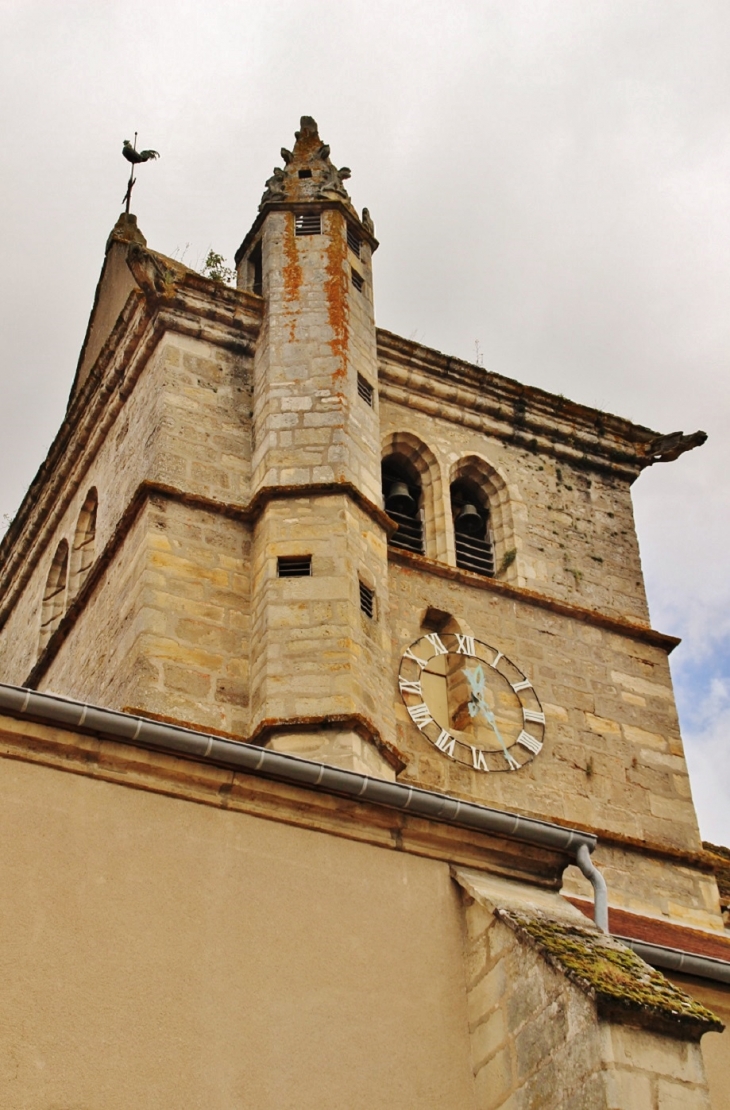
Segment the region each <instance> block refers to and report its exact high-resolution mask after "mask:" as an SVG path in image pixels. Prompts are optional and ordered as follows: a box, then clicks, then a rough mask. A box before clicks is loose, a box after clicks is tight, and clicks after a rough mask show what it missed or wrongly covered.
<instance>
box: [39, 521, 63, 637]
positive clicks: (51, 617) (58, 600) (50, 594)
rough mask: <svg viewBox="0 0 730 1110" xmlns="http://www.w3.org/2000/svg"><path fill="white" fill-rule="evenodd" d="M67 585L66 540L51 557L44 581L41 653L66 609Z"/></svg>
mask: <svg viewBox="0 0 730 1110" xmlns="http://www.w3.org/2000/svg"><path fill="white" fill-rule="evenodd" d="M67 585H68V540H61V542H60V543H59V545H58V547H57V548H56V554H55V555H54V556H53V562H52V563H51V569H50V570H49V572H48V578H47V579H46V588H45V590H44V591H43V604H42V606H41V637H40V649H41V651H42V650H43V648H44V647H45V646H46V644H47V643H48V641H49V640H50V638H51V636H52V635H53V633H54V632H55V631H56V629H57V628H58V625H59V623H60V621H61V617H62V616H63V614H64V610H65V608H66V587H67Z"/></svg>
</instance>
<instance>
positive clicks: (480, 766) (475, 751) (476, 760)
mask: <svg viewBox="0 0 730 1110" xmlns="http://www.w3.org/2000/svg"><path fill="white" fill-rule="evenodd" d="M471 759H472V763H473V765H474V770H475V771H488V770H489V768H488V767H487V761H486V759H485V758H484V752H483V751H482V749H481V748H472V749H471Z"/></svg>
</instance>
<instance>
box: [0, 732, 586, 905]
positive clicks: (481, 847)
mask: <svg viewBox="0 0 730 1110" xmlns="http://www.w3.org/2000/svg"><path fill="white" fill-rule="evenodd" d="M0 759H10V760H20V761H23V762H27V763H34V764H36V765H39V766H44V767H49V768H53V769H55V770H58V771H62V772H64V773H67V774H77V775H83V776H85V777H89V778H95V779H101V780H104V781H106V782H112V783H118V784H119V785H121V786H124V787H125V788H127V789H136V790H149V791H152V792H154V793H158V794H166V795H168V796H169V797H173V798H179V799H181V800H184V801H188V802H193V803H197V804H199V805H208V806H213V807H215V808H219V809H226V810H230V811H233V812H236V811H238V812H243V813H250V814H251V815H253V816H256V817H261V818H263V819H264V820H271V821H277V822H285V823H286V824H291V825H297V826H300V827H302V828H308V829H314V830H319V831H321V832H327V833H330V834H331V835H334V836H342V837H345V838H346V839H350V840H358V841H362V842H364V843H370V844H375V845H376V846H379V847H382V848H386V849H389V850H392V851H403V852H408V853H411V854H414V855H419V856H425V857H427V858H431V859H438V860H443V861H444V862H446V863H451V864H457V865H461V866H465V867H477V868H484V867H488V868H489V870H490V871H491V872H493V873H494V874H502V875H505V876H506V877H509V878H522V877H524V878H525V879H528V880H529V881H530V882H534V883H537V884H538V885H540V886H544V887H547V888H548V889H557V888H558V887H559V886H560V877H561V875H562V873H563V871H564V869H565V866H566V864H567V863H569V862H570V859H571V857H570V855H567V854H566V853H565V852H564V851H561V850H560V849H556V848H545V847H536V846H533V845H531V844H526V843H524V842H523V841H520V840H514V839H511V838H510V837H509V836H503V835H500V834H496V833H484V832H478V831H475V830H472V829H466V828H464V827H462V826H461V825H456V824H448V823H445V822H443V821H438V820H432V819H427V818H423V817H418V816H416V815H414V814H410V813H405V812H401V811H398V810H394V809H387V808H385V807H384V806H382V805H377V804H375V803H372V802H369V801H367V800H365V799H360V800H357V799H351V798H347V797H339V796H337V795H333V794H327V793H324V792H322V791H317V790H313V789H312V788H311V787H307V786H295V785H289V784H287V783H284V782H278V781H277V780H275V779H267V778H264V777H262V776H259V775H253V774H245V773H243V772H240V771H235V770H231V769H226V768H223V767H218V766H216V765H215V764H212V763H210V762H203V761H201V760H195V759H186V758H182V757H180V756H175V755H170V754H167V753H164V752H156V751H147V750H145V749H144V748H141V747H135V746H134V745H133V744H130V743H126V742H124V741H118V740H116V741H115V740H113V739H107V738H103V737H99V736H95V735H89V734H88V733H87V732H84V731H82V730H79V729H76V728H74V727H73V726H71V727H69V726H67V725H66V726H53V725H49V724H42V723H37V722H35V721H31V720H28V719H17V718H16V717H14V716H11V715H8V714H5V713H2V714H0Z"/></svg>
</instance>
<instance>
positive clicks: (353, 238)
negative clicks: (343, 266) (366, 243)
mask: <svg viewBox="0 0 730 1110" xmlns="http://www.w3.org/2000/svg"><path fill="white" fill-rule="evenodd" d="M347 245H348V247H349V248H350V250H351V251H352V253H353V254H354V255H355V257H356V258H359V257H360V236H359V235H358V233H357V232H356V231H355V229H354V227H350V225H349V224H348V225H347Z"/></svg>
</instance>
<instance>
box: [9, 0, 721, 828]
mask: <svg viewBox="0 0 730 1110" xmlns="http://www.w3.org/2000/svg"><path fill="white" fill-rule="evenodd" d="M728 59H730V5H729V4H728V3H727V0H717V2H715V0H683V2H676V0H643V2H639V0H494V2H489V0H469V2H463V0H448V2H445V0H436V2H428V0H419V2H418V3H415V2H413V0H400V2H399V3H397V4H395V3H388V4H386V3H384V2H382V0H370V2H369V3H362V2H358V3H355V2H352V0H337V3H334V2H332V3H325V2H322V0H318V2H317V0H266V3H261V2H257V3H252V2H250V0H230V2H229V0H207V2H206V3H205V4H203V3H202V2H201V0H198V2H191V0H177V2H176V3H175V4H172V3H161V2H160V0H123V2H122V0H102V2H99V0H93V2H90V0H63V2H59V0H50V2H48V0H0V118H1V120H2V136H3V140H2V145H1V146H0V160H1V161H2V174H1V176H0V182H1V184H0V192H1V194H2V204H0V227H1V233H2V243H3V265H2V268H1V270H0V319H1V321H2V336H3V346H2V360H1V362H0V437H1V443H2V456H1V457H2V465H1V469H0V518H2V516H3V515H8V516H12V515H13V513H14V512H15V510H16V508H17V506H18V504H19V502H20V500H21V498H22V496H23V493H24V491H25V489H26V487H27V486H28V483H29V482H30V480H31V478H32V477H33V474H34V473H35V471H36V469H37V467H38V465H39V464H40V462H41V461H42V459H43V457H44V454H45V452H46V450H47V448H48V446H49V444H50V442H51V440H52V438H53V435H54V433H55V431H56V429H57V427H58V424H59V422H60V420H61V418H62V415H63V412H64V409H65V404H66V399H67V395H68V391H69V388H70V385H71V381H72V377H73V372H74V368H75V364H76V359H77V355H78V350H79V347H80V344H81V341H82V339H83V335H84V330H85V324H86V320H87V317H88V313H89V309H90V307H91V302H92V298H93V294H94V288H95V284H96V279H97V276H98V272H99V269H100V266H101V261H102V257H103V249H104V242H105V239H106V236H107V234H108V233H109V231H110V229H111V227H112V225H113V224H114V222H115V220H116V217H117V215H118V214H119V211H120V208H121V203H120V202H121V199H122V196H123V194H124V190H125V185H126V178H127V164H126V163H125V162H124V161H123V159H122V158H121V154H120V148H121V142H122V139H124V138H130V139H131V138H133V136H134V131H135V130H138V131H139V133H140V135H139V139H140V143H141V144H142V146H145V147H147V146H151V147H154V148H156V149H158V150H159V151H160V152H161V154H162V157H161V159H160V161H159V162H157V163H154V164H148V165H146V166H143V167H142V168H141V170H140V171H139V173H138V184H137V186H136V190H135V198H134V210H135V211H136V212H137V215H138V218H139V223H140V226H141V228H142V230H143V231H144V233H145V235H146V236H147V239H148V242H149V243H150V245H151V246H152V247H154V248H155V249H157V250H160V251H163V252H165V253H167V254H175V255H176V256H177V257H183V259H184V261H185V262H186V263H188V264H189V265H192V266H196V265H198V264H199V263H200V262H202V260H203V259H204V257H205V255H206V254H207V251H208V250H209V249H210V248H211V247H212V248H213V249H215V250H216V251H219V252H220V253H221V254H223V255H225V256H226V257H227V258H228V259H229V261H230V260H232V258H233V254H234V252H235V250H236V247H237V246H238V245H239V243H240V241H241V239H242V238H243V236H244V234H245V232H246V231H247V230H248V227H249V226H250V224H251V223H252V221H253V219H254V216H255V214H256V206H257V204H258V201H259V199H260V196H261V192H262V189H263V184H264V181H265V179H266V177H268V176H269V174H270V173H271V170H272V168H273V166H274V165H275V164H279V162H280V160H279V157H278V151H279V148H280V147H281V146H282V145H285V146H289V147H291V145H292V143H293V132H294V130H295V128H296V126H297V123H298V119H299V116H300V115H302V114H305V113H306V114H311V115H313V116H314V117H315V118H316V119H317V120H318V122H319V124H320V133H321V134H322V137H323V139H324V141H325V142H328V143H329V144H330V145H331V147H332V156H333V160H334V161H335V162H336V164H337V165H348V166H350V167H351V168H352V171H353V177H352V180H351V181H350V182H349V183H348V186H349V189H350V193H351V195H352V197H353V200H354V202H355V204H356V205H357V206H358V207H362V206H363V205H367V206H368V207H369V208H370V210H371V212H372V214H373V217H374V219H375V222H376V232H377V235H378V237H379V239H380V241H381V248H380V250H379V251H378V254H377V256H376V259H375V294H376V308H377V316H378V323H379V324H380V325H381V326H383V327H386V328H389V329H391V330H393V331H396V332H398V333H399V334H401V335H405V336H408V337H412V338H415V339H418V340H419V341H421V342H423V343H425V344H427V345H429V346H432V347H436V348H438V349H439V350H443V351H446V352H448V353H450V354H455V355H459V356H461V357H463V358H467V359H471V360H474V359H475V352H476V350H477V348H476V346H475V345H476V344H477V343H478V344H479V350H480V352H481V356H482V358H483V361H484V365H485V366H486V367H487V368H488V369H490V370H495V371H498V372H499V373H502V374H506V375H508V376H510V377H515V378H518V379H519V380H521V381H524V382H527V383H529V384H532V385H538V386H541V387H543V388H545V389H549V390H552V391H554V392H556V393H563V394H565V395H566V396H569V397H572V398H574V399H575V400H578V401H582V402H584V403H587V404H590V405H596V406H598V407H600V408H603V409H608V410H610V411H613V412H616V413H618V414H620V415H622V416H626V417H629V418H631V419H633V420H636V421H637V422H639V423H642V424H648V425H649V426H651V427H653V428H656V429H657V430H658V431H661V432H671V431H675V430H678V429H683V430H684V431H685V432H693V431H695V430H696V429H698V428H703V429H705V430H706V431H707V432H708V433H709V437H710V438H709V440H708V442H707V444H706V445H705V446H704V447H703V448H701V449H700V450H697V451H694V452H692V453H691V454H689V455H685V456H683V457H682V458H681V459H679V460H678V461H677V462H674V463H670V464H667V465H663V466H657V467H654V468H652V469H651V470H649V471H647V472H646V473H645V474H644V475H643V476H642V477H641V478H640V479H639V481H638V482H637V483H636V485H635V486H634V495H635V505H636V516H637V523H638V527H639V536H640V540H641V546H642V556H643V561H644V569H645V573H646V579H647V587H648V593H649V602H650V606H651V614H652V621H653V624H654V626H655V627H657V628H659V629H660V630H661V631H663V632H669V633H673V634H675V635H680V636H682V637H683V639H684V642H683V644H682V645H681V646H680V647H679V648H678V649H677V650H676V651H675V653H674V655H673V656H672V667H673V673H674V678H675V684H676V688H677V695H678V699H679V706H680V715H681V718H682V725H683V734H684V738H685V745H686V749H687V757H688V760H689V764H690V769H691V772H692V776H693V784H694V796H695V801H696V804H697V807H698V811H699V815H700V824H701V829H702V832H703V835H704V836H705V837H706V838H708V839H711V840H714V841H716V842H717V841H719V842H724V843H725V844H729V843H730V817H729V816H728V814H729V812H730V806H729V801H730V574H729V573H728V559H727V550H728V543H729V541H730V527H729V525H728V505H729V504H730V446H729V443H728V436H727V427H728V400H729V399H730V398H729V394H730V385H729V381H730V376H729V375H728V357H729V352H730V344H729V342H728V340H729V336H728V331H729V330H730V314H729V306H730V264H729V262H728V231H729V230H730V207H729V204H730V201H729V192H730V190H729V185H730V181H729V178H730V174H729V172H728V171H729V170H730V95H729V94H730V63H729V61H728ZM0 530H1V529H0Z"/></svg>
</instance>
